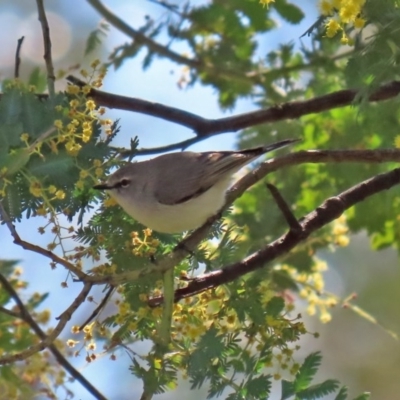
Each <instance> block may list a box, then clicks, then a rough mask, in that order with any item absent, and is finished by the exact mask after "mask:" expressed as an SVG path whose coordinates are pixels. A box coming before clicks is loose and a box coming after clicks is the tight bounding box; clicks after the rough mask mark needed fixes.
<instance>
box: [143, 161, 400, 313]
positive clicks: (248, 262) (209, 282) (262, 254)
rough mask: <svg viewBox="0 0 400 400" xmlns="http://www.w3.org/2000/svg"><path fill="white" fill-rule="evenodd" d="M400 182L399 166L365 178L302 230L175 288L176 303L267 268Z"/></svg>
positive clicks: (308, 218) (313, 216)
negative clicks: (316, 232) (277, 259)
mask: <svg viewBox="0 0 400 400" xmlns="http://www.w3.org/2000/svg"><path fill="white" fill-rule="evenodd" d="M399 183H400V168H396V169H394V170H392V171H390V172H386V173H383V174H380V175H376V176H374V177H373V178H370V179H368V180H365V181H363V182H361V183H359V184H357V185H355V186H353V187H351V188H350V189H348V190H346V191H344V192H342V193H340V194H338V195H337V196H334V197H330V198H328V199H327V200H325V201H324V202H323V203H322V204H321V205H320V206H319V207H318V208H316V209H315V210H314V211H312V212H311V213H309V214H308V215H306V216H305V217H304V218H303V219H301V220H300V221H299V223H300V226H301V230H290V231H289V232H288V233H287V234H285V235H283V236H281V237H280V238H278V239H277V240H275V241H274V242H272V243H270V244H268V245H266V246H265V247H263V248H261V249H260V250H258V251H256V252H255V253H253V254H251V255H250V256H248V257H246V258H245V259H244V260H242V261H239V262H237V263H234V264H231V265H228V266H226V267H224V268H221V269H219V270H216V271H212V272H209V273H206V274H202V275H199V276H197V277H195V278H193V279H191V280H190V281H189V283H188V285H187V286H186V287H185V288H181V289H177V290H176V291H175V301H176V302H177V301H179V300H181V299H183V298H185V297H189V296H193V295H194V294H198V293H201V292H203V291H205V290H209V289H213V288H215V287H217V286H219V285H223V284H226V283H229V282H232V281H234V280H236V279H238V278H240V277H242V276H244V275H246V274H248V273H249V272H253V271H255V270H257V269H259V268H263V267H265V266H266V264H267V263H269V262H270V261H272V260H275V259H276V258H278V257H279V256H281V255H284V254H287V253H288V252H289V251H290V250H292V249H293V248H294V247H295V246H296V245H297V244H299V243H300V242H302V241H304V240H306V239H307V238H308V237H309V236H310V235H311V234H312V233H314V232H315V231H317V230H318V229H320V228H321V227H323V226H325V225H326V224H328V223H330V222H332V221H333V220H335V219H337V218H338V217H340V215H342V214H343V212H344V211H345V210H347V209H348V208H350V207H352V206H354V205H355V204H357V203H360V202H361V201H363V200H365V199H366V198H368V197H370V196H372V195H374V194H377V193H379V192H382V191H384V190H388V189H390V188H392V187H393V186H395V185H398V184H399ZM162 302H163V297H162V296H159V297H155V298H153V299H150V301H149V304H150V305H151V306H157V305H160V304H161V303H162Z"/></svg>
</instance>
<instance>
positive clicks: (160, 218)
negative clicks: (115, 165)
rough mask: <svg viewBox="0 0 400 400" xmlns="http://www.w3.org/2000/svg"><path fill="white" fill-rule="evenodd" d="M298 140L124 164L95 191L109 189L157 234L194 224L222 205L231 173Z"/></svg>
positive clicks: (124, 205) (174, 154) (179, 154)
mask: <svg viewBox="0 0 400 400" xmlns="http://www.w3.org/2000/svg"><path fill="white" fill-rule="evenodd" d="M297 141H298V139H286V140H282V141H280V142H277V143H273V144H270V145H268V146H262V147H256V148H252V149H248V150H240V151H218V152H205V153H194V152H190V151H183V152H178V153H170V154H164V155H161V156H159V157H156V158H153V159H151V160H147V161H142V162H137V163H131V164H128V165H126V166H124V167H122V168H121V169H119V170H118V171H116V172H114V173H113V174H112V175H110V176H109V177H108V179H107V180H106V182H104V183H102V184H99V185H96V186H94V189H99V190H108V191H109V192H110V194H111V196H112V197H113V198H114V199H115V200H116V201H117V203H118V204H119V205H120V206H121V207H122V208H123V209H124V210H125V211H126V212H127V213H128V214H129V215H130V216H132V217H133V218H134V219H136V220H137V221H139V222H140V223H142V224H143V225H145V226H146V227H149V228H151V229H153V230H155V231H158V232H165V233H178V232H183V231H187V230H191V229H195V228H198V227H199V226H201V225H202V224H204V223H205V222H206V221H207V219H208V218H210V217H211V216H213V215H215V214H216V213H217V212H218V211H219V210H220V209H221V207H222V206H223V205H224V203H225V194H226V191H227V189H228V188H229V186H230V184H231V180H232V175H233V174H234V173H235V172H237V171H238V170H239V169H240V168H242V167H243V166H244V165H246V164H248V163H250V162H251V161H253V160H254V159H255V158H257V157H259V156H261V155H262V154H265V153H268V152H269V151H272V150H275V149H279V148H280V147H283V146H287V145H289V144H291V143H293V142H297Z"/></svg>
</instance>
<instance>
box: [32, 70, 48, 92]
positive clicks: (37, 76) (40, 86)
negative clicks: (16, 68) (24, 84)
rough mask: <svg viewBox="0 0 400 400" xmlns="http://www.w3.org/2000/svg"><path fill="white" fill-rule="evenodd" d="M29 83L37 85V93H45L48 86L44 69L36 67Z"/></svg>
mask: <svg viewBox="0 0 400 400" xmlns="http://www.w3.org/2000/svg"><path fill="white" fill-rule="evenodd" d="M28 84H29V85H33V86H35V87H36V93H43V92H44V90H45V89H46V87H47V77H46V74H45V73H44V71H42V70H41V69H40V68H39V67H35V68H34V69H33V70H32V72H31V73H30V75H29V78H28Z"/></svg>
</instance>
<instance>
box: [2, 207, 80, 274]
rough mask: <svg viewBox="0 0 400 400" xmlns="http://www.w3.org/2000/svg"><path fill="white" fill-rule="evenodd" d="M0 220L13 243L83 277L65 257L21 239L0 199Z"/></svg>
mask: <svg viewBox="0 0 400 400" xmlns="http://www.w3.org/2000/svg"><path fill="white" fill-rule="evenodd" d="M0 221H3V222H4V223H5V224H6V226H7V228H8V230H9V231H10V233H11V236H12V237H13V238H14V243H15V244H16V245H18V246H21V247H22V248H23V249H25V250H30V251H33V252H34V253H38V254H41V255H42V256H45V257H47V258H49V259H50V260H52V261H53V262H55V263H57V264H60V265H62V266H64V267H65V268H66V269H67V270H68V271H70V272H71V273H72V274H74V275H76V276H77V277H79V278H80V279H83V278H84V277H85V276H86V274H85V273H84V272H83V271H81V270H80V269H79V268H77V267H76V266H75V265H74V264H72V263H70V262H69V261H67V260H66V259H64V258H61V257H59V256H57V255H56V254H54V253H53V252H51V251H49V250H47V249H44V248H43V247H40V246H37V245H35V244H32V243H29V242H26V241H25V240H22V239H21V237H20V236H19V234H18V232H17V230H16V229H15V226H14V224H13V223H12V221H11V218H10V217H9V215H8V214H7V212H6V210H5V209H4V206H3V203H2V202H1V201H0Z"/></svg>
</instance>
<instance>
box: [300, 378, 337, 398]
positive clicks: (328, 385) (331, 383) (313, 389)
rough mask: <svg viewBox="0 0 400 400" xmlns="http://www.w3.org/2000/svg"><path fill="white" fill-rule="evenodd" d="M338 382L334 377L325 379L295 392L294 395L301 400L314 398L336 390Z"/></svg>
mask: <svg viewBox="0 0 400 400" xmlns="http://www.w3.org/2000/svg"><path fill="white" fill-rule="evenodd" d="M338 386H339V382H338V381H337V380H334V379H327V380H326V381H324V382H322V383H320V384H318V385H313V386H310V387H308V388H307V389H304V390H302V391H301V392H296V397H297V398H299V399H301V400H316V399H320V398H321V397H323V396H326V395H328V394H330V393H333V392H334V391H335V390H337V388H338Z"/></svg>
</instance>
